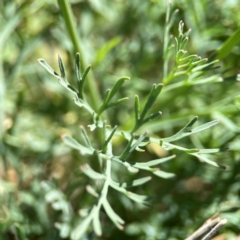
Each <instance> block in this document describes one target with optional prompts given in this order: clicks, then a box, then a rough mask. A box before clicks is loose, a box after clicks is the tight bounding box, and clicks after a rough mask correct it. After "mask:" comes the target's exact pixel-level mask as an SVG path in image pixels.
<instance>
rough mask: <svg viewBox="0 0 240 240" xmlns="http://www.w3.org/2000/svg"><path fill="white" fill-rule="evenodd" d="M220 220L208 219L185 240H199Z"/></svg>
mask: <svg viewBox="0 0 240 240" xmlns="http://www.w3.org/2000/svg"><path fill="white" fill-rule="evenodd" d="M221 220H222V219H221V218H219V217H218V218H214V219H212V218H210V219H208V220H207V221H206V222H205V223H204V224H203V225H202V226H201V227H200V228H199V229H198V230H196V231H195V232H194V233H193V234H192V235H191V236H189V237H188V238H186V239H185V240H200V239H202V237H204V236H205V235H206V234H208V233H209V232H211V230H212V229H213V228H215V226H216V225H218V224H219V223H220V222H221Z"/></svg>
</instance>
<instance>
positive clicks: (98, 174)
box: [81, 164, 106, 180]
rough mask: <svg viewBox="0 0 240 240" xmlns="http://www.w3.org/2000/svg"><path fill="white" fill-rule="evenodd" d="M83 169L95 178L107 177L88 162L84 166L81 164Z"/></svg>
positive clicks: (103, 178)
mask: <svg viewBox="0 0 240 240" xmlns="http://www.w3.org/2000/svg"><path fill="white" fill-rule="evenodd" d="M81 170H82V172H83V173H85V174H86V175H87V176H88V177H90V178H92V179H94V180H105V179H106V177H105V176H104V175H102V174H101V173H98V172H96V171H94V170H93V169H92V168H91V167H90V166H89V165H88V164H84V165H83V166H81Z"/></svg>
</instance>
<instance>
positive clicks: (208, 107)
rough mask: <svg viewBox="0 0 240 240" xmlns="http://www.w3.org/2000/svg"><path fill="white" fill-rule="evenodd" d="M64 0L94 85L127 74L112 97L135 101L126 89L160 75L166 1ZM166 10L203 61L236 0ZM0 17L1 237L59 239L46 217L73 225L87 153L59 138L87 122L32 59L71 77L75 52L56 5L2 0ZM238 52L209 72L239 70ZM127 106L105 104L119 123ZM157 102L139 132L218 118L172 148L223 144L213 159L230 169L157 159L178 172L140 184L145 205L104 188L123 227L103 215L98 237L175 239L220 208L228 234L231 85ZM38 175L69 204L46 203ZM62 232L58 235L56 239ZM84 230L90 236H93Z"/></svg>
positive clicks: (235, 142) (182, 158) (235, 105)
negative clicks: (155, 112) (63, 66)
mask: <svg viewBox="0 0 240 240" xmlns="http://www.w3.org/2000/svg"><path fill="white" fill-rule="evenodd" d="M71 2H72V8H73V11H74V14H75V17H76V22H77V27H78V30H79V34H80V37H81V42H82V45H83V49H84V58H85V61H86V62H87V63H89V64H92V66H93V73H94V77H95V79H96V84H97V86H98V89H99V91H100V93H103V92H105V90H106V89H107V88H108V87H109V86H111V85H112V84H113V82H115V81H116V79H117V78H118V77H120V76H123V75H127V76H130V77H131V81H130V82H129V83H128V84H127V85H126V87H125V88H124V90H122V92H120V93H119V94H121V95H123V96H129V97H130V102H131V104H132V106H133V98H134V95H135V94H138V95H139V96H140V98H144V96H145V94H146V93H147V92H148V90H149V89H150V88H151V86H152V83H154V82H159V81H162V76H163V74H162V72H163V69H162V66H163V60H162V55H163V33H164V19H165V12H166V2H165V1H143V2H141V4H140V3H139V1H137V0H132V1H106V0H105V1H104V0H103V1H101V2H100V1H71ZM173 4H174V3H173ZM173 6H174V8H173V9H175V8H179V10H180V12H179V14H178V16H177V19H176V21H175V24H174V26H173V28H172V29H171V33H172V34H173V35H177V27H178V22H179V21H180V20H184V21H185V23H186V29H187V28H191V29H192V34H191V35H190V42H189V45H188V51H189V52H190V53H193V54H195V53H196V54H199V55H201V56H202V57H210V56H211V54H212V52H213V51H214V50H215V49H217V48H219V47H220V46H221V45H222V44H223V43H224V42H225V41H226V39H227V38H228V37H229V36H231V35H232V34H233V33H234V32H235V31H236V30H237V29H238V28H239V26H240V18H239V16H240V12H239V8H238V3H237V1H235V2H234V1H206V0H201V1H187V0H181V1H177V3H176V4H175V5H173ZM0 20H1V21H0V50H1V55H0V117H1V123H2V124H1V126H0V128H1V132H0V134H1V135H0V136H1V139H0V141H1V142H0V177H1V182H0V238H1V239H13V238H14V237H15V236H17V235H18V237H19V236H20V235H19V231H20V232H21V233H22V235H23V238H22V239H25V238H24V236H26V237H27V238H28V239H59V230H57V229H56V228H55V227H54V224H55V223H56V222H61V223H62V222H66V223H67V224H69V225H67V224H66V226H70V227H72V225H73V223H74V222H76V221H77V219H78V210H79V208H80V207H81V208H82V207H84V206H88V205H89V203H91V202H92V199H91V198H90V197H89V196H88V195H87V194H86V193H85V191H84V188H85V186H86V184H87V183H88V179H87V178H85V177H84V176H83V175H82V174H81V173H80V171H79V170H78V167H79V165H81V164H82V163H84V162H86V161H87V160H86V159H85V158H83V157H81V156H79V155H78V153H77V152H75V151H71V150H70V149H69V148H67V147H66V146H64V145H63V144H62V143H61V140H60V136H61V135H62V134H66V133H69V134H72V135H77V134H76V132H77V131H78V125H80V124H82V125H87V124H88V123H89V122H90V121H91V119H90V117H89V116H88V115H87V114H86V113H85V112H84V111H81V110H79V109H77V108H76V107H75V106H74V105H73V104H72V103H71V97H70V96H69V95H68V94H67V93H65V91H63V89H62V88H61V86H60V85H59V84H58V82H57V81H55V80H54V79H52V78H51V77H50V76H49V75H48V74H47V73H46V72H45V71H44V70H43V69H42V68H41V67H40V66H39V65H38V63H37V61H36V60H37V59H38V58H40V57H44V58H45V59H46V60H47V61H48V62H49V63H50V64H51V66H53V67H54V68H55V69H57V54H60V55H61V56H62V57H63V59H64V62H65V63H67V74H68V79H69V81H74V78H75V75H74V69H73V66H74V64H73V62H72V59H74V56H75V52H74V50H73V46H72V43H71V41H70V39H69V37H68V34H67V31H66V29H65V25H64V23H63V20H62V18H61V14H60V11H59V8H58V6H57V3H56V2H55V1H51V0H48V1H47V0H45V1H1V3H0ZM239 55H240V48H239V45H237V46H235V47H234V48H233V50H232V51H231V53H230V54H229V55H228V56H226V57H225V58H224V59H222V61H221V62H220V65H221V69H220V70H219V71H223V70H226V69H228V68H231V69H230V70H229V72H227V73H226V74H225V75H224V77H228V76H232V75H234V74H236V73H237V71H239V66H240V62H239V59H240V58H239ZM172 64H173V63H172ZM216 71H218V70H216ZM71 74H72V75H71ZM131 104H123V106H122V108H121V109H119V108H118V109H115V110H112V111H110V116H109V117H110V119H111V124H112V125H114V124H119V125H122V126H123V128H127V127H128V126H129V125H130V124H131V119H132V117H131V116H132V114H133V113H132V106H131ZM156 108H157V109H161V111H162V112H163V117H162V118H161V119H160V120H158V121H157V122H153V123H151V124H149V125H148V128H149V130H150V131H154V132H157V134H159V136H161V137H163V136H169V135H170V134H172V133H174V132H176V131H177V130H179V127H180V126H182V125H184V124H185V123H186V122H187V120H188V119H189V118H190V117H192V116H194V115H198V116H199V121H200V123H204V122H206V121H208V120H210V119H216V118H217V119H220V120H221V121H222V123H221V126H217V127H215V128H214V129H212V130H209V131H207V132H204V133H202V134H199V135H197V136H194V137H193V138H190V139H186V140H185V139H184V140H182V142H181V144H182V145H183V146H184V145H185V146H192V147H201V146H204V147H206V148H213V147H226V146H229V149H230V151H229V152H227V153H220V154H218V155H216V156H215V157H214V160H216V161H218V162H220V163H224V164H226V165H228V166H229V170H227V171H225V172H221V171H220V170H216V169H213V168H211V167H209V166H207V165H204V164H202V163H200V162H198V161H197V160H196V159H192V158H190V157H188V156H186V155H181V154H178V157H177V159H176V161H174V162H171V163H168V164H166V165H165V166H164V167H165V170H167V171H170V172H174V173H176V175H177V179H175V180H159V179H158V178H154V179H153V180H152V182H151V183H150V184H148V185H147V187H144V188H143V187H141V188H139V189H138V191H139V192H142V193H144V194H148V195H154V196H155V197H156V198H155V201H154V202H153V205H152V207H151V208H150V209H141V207H139V206H136V205H135V204H133V203H132V202H130V201H129V200H128V199H125V198H124V197H122V196H120V195H116V194H113V195H110V196H111V199H109V201H112V202H115V200H116V199H119V200H120V202H121V205H117V206H115V207H116V211H117V212H119V213H120V212H121V213H122V217H123V219H125V220H126V223H127V227H126V230H125V231H124V232H119V231H118V230H116V229H115V227H114V226H112V223H110V221H109V220H107V219H105V218H104V217H103V223H104V226H105V227H104V232H103V233H104V237H103V238H108V239H123V238H124V239H183V238H185V237H187V235H189V234H190V233H192V232H193V231H195V230H196V229H197V228H198V227H199V226H200V225H201V224H202V223H203V222H204V221H205V220H206V219H207V218H209V217H211V216H212V215H213V214H215V213H216V212H218V211H219V212H220V213H221V215H222V216H225V217H227V218H228V224H227V225H226V227H225V228H224V230H223V231H224V235H225V236H226V239H228V238H230V237H231V236H237V235H238V233H239V230H240V229H239V220H238V214H239V210H238V207H239V200H238V198H239V187H238V181H239V179H238V178H239V176H238V169H239V163H240V159H239V131H240V126H239V121H240V119H239V84H238V83H236V81H224V82H219V83H211V84H207V85H206V86H205V85H196V86H189V87H185V88H176V89H174V90H172V91H165V92H163V94H162V95H161V96H160V98H159V99H158V104H157V105H156ZM118 145H120V147H121V141H117V140H116V146H113V147H114V148H118V147H119V146H118ZM148 149H149V151H150V152H151V156H152V157H154V156H156V155H157V156H163V155H164V154H165V153H163V152H162V151H161V149H160V147H159V146H156V145H151V146H148ZM172 152H173V153H175V151H174V150H173V151H172ZM176 153H177V152H176ZM135 157H136V158H138V159H139V161H144V159H145V158H149V155H147V154H138V153H136V154H135ZM115 174H117V175H121V174H122V173H121V172H117V171H116V173H115ZM142 175H143V174H142ZM42 181H48V183H49V184H50V186H51V189H52V191H53V190H54V191H55V193H56V196H58V198H59V199H58V200H59V201H62V202H63V204H66V206H68V207H69V208H70V210H69V212H68V211H66V212H64V211H63V210H61V211H55V210H54V209H53V208H52V207H51V204H50V203H49V202H51V201H50V200H51V199H50V200H49V199H47V200H49V201H46V198H45V197H46V194H47V192H48V191H50V190H49V189H48V188H46V187H45V188H44V187H43V186H42ZM47 189H48V190H47ZM53 200H54V201H57V200H56V199H54V198H53ZM54 201H52V202H51V203H53V202H54ZM64 206H65V205H64ZM140 216H141V217H140ZM68 218H70V219H68ZM18 230H19V231H18ZM67 231H68V229H67V230H66V231H65V232H64V231H62V233H61V234H62V236H64V234H65V233H66V232H67ZM17 232H18V233H17ZM88 238H89V239H95V237H93V236H91V234H89V236H88Z"/></svg>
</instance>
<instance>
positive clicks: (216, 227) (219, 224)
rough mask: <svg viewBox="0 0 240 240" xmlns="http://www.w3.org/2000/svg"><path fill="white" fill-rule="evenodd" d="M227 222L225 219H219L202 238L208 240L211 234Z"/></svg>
mask: <svg viewBox="0 0 240 240" xmlns="http://www.w3.org/2000/svg"><path fill="white" fill-rule="evenodd" d="M226 223H227V219H221V221H220V222H219V223H218V224H217V225H216V226H215V227H214V228H213V229H212V230H211V231H210V232H209V233H208V234H207V235H206V236H205V237H204V238H203V239H202V240H209V239H211V238H212V236H213V235H215V234H216V232H217V231H219V229H220V228H222V227H223V226H224V225H225V224H226Z"/></svg>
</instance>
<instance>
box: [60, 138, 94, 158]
mask: <svg viewBox="0 0 240 240" xmlns="http://www.w3.org/2000/svg"><path fill="white" fill-rule="evenodd" d="M62 139H63V141H64V143H65V144H66V145H68V146H69V147H72V148H74V149H77V150H79V151H80V152H81V154H83V155H85V154H86V155H92V154H93V153H94V149H93V148H87V147H84V146H83V145H81V144H80V143H79V142H78V141H77V140H75V139H74V138H72V137H69V136H62Z"/></svg>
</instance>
